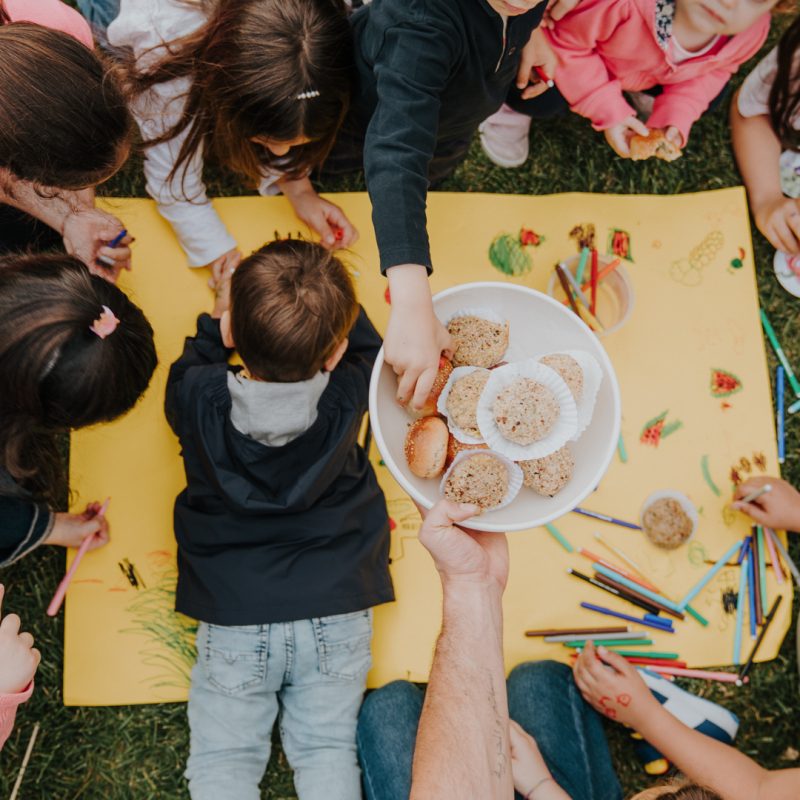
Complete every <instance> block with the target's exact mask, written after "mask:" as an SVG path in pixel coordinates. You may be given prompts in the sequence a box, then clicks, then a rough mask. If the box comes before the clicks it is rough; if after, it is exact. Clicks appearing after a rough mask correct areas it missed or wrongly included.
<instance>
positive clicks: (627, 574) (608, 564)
mask: <svg viewBox="0 0 800 800" xmlns="http://www.w3.org/2000/svg"><path fill="white" fill-rule="evenodd" d="M578 552H579V553H580V554H581V555H582V556H584V557H585V558H588V559H589V561H593V562H594V563H595V564H602V565H603V566H604V567H607V568H608V569H613V570H614V572H616V573H617V574H619V575H622V576H623V577H624V578H627V579H628V580H629V581H633V582H634V583H636V584H638V585H639V586H641V587H643V588H644V589H649V590H650V591H651V592H658V589H656V587H655V586H653V585H652V584H651V583H648V582H647V581H645V580H643V579H642V578H640V577H639V576H638V575H634V574H633V573H632V572H628V570H626V569H624V568H623V567H618V566H617V565H616V564H612V563H611V562H610V561H606V560H605V559H604V558H601V557H600V556H598V555H596V554H595V553H593V552H592V551H591V550H587V549H586V548H585V547H581V549H580V550H578Z"/></svg>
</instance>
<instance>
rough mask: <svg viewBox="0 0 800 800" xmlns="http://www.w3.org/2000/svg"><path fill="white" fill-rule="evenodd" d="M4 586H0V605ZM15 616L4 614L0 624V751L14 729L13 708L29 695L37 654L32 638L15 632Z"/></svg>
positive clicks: (36, 664)
mask: <svg viewBox="0 0 800 800" xmlns="http://www.w3.org/2000/svg"><path fill="white" fill-rule="evenodd" d="M4 596H5V587H4V586H3V584H2V583H0V606H2V603H3V597H4ZM19 625H20V621H19V617H18V616H17V615H16V614H7V615H5V616H3V617H2V621H0V750H2V749H3V745H4V744H5V743H6V741H7V740H8V737H9V736H10V734H11V730H12V728H13V727H14V718H15V717H16V715H17V706H19V705H21V704H22V703H24V702H26V701H27V700H28V699H29V698H30V696H31V695H32V694H33V676H34V675H35V674H36V669H37V667H38V666H39V661H40V660H41V657H42V656H41V654H40V653H39V651H38V650H37V649H36V648H35V647H34V646H33V636H31V635H30V634H29V633H20V632H19Z"/></svg>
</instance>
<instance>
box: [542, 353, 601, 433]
mask: <svg viewBox="0 0 800 800" xmlns="http://www.w3.org/2000/svg"><path fill="white" fill-rule="evenodd" d="M556 355H565V356H571V357H572V358H574V359H575V361H577V362H578V366H579V367H580V368H581V370H582V372H583V394H582V395H581V399H580V400H577V401H576V406H577V408H578V430H577V431H576V432H575V435H574V436H573V437H572V439H571V440H570V441H573V442H574V441H575V440H576V439H579V438H580V435H581V434H582V433H583V432H584V431H585V430H586V429H587V428H588V427H589V423H590V422H591V421H592V415H593V414H594V406H595V403H596V402H597V393H598V392H599V391H600V384H601V383H602V382H603V369H602V367H601V366H600V364H598V363H597V359H596V358H595V357H594V356H593V355H592V354H591V353H589V352H588V351H586V350H554V351H552V352H551V353H544V354H542V355H541V356H537V361H538V360H539V359H542V358H545V357H546V356H556ZM545 366H547V365H546V364H545Z"/></svg>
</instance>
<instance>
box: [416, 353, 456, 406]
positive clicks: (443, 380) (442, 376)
mask: <svg viewBox="0 0 800 800" xmlns="http://www.w3.org/2000/svg"><path fill="white" fill-rule="evenodd" d="M452 371H453V365H452V364H451V363H450V362H449V361H448V360H447V359H446V358H444V357H442V358H440V359H439V371H438V372H437V373H436V378H435V379H434V381H433V386H432V387H431V391H430V394H429V395H428V399H427V400H426V401H425V405H424V406H422V408H421V409H420V410H419V411H417V410H416V409H415V408H412V406H411V403H408V404H407V405H406V411H408V413H409V414H411V416H412V417H432V416H435V414H436V413H437V412H436V404H437V403H438V402H439V395H440V394H441V393H442V389H444V387H445V386H446V385H447V381H448V379H449V378H450V373H451V372H452Z"/></svg>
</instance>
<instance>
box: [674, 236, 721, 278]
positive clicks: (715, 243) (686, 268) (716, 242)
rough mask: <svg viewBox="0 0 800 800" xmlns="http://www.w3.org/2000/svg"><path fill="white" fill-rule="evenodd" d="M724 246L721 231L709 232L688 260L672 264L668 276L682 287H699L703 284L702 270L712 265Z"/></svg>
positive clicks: (679, 260) (684, 259)
mask: <svg viewBox="0 0 800 800" xmlns="http://www.w3.org/2000/svg"><path fill="white" fill-rule="evenodd" d="M724 244H725V237H724V236H723V235H722V231H711V233H709V234H708V236H706V238H705V239H703V241H702V242H700V244H698V245H697V246H696V247H694V248H692V251H691V252H690V253H689V257H688V258H679V259H678V260H677V261H673V262H672V265H671V266H670V270H669V274H670V276H671V277H672V279H673V280H674V281H677V282H678V283H682V284H683V285H684V286H699V285H700V284H701V283H702V282H703V270H704V269H705V268H706V267H708V266H710V265H711V264H712V263H713V261H714V259H715V258H716V257H717V255H718V253H719V251H720V250H721V249H722V246H723V245H724Z"/></svg>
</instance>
